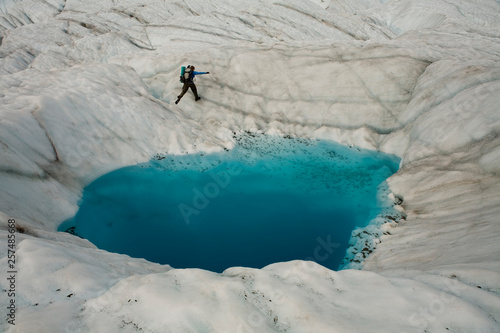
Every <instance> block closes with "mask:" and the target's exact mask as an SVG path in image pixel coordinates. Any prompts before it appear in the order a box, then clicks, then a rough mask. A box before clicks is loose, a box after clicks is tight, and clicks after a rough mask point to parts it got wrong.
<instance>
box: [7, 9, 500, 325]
mask: <svg viewBox="0 0 500 333" xmlns="http://www.w3.org/2000/svg"><path fill="white" fill-rule="evenodd" d="M499 40H500V4H499V2H498V1H495V0H474V1H463V0H446V1H445V0H433V1H430V0H425V1H416V0H352V1H345V0H330V1H328V0H327V1H323V0H311V1H305V0H304V1H299V0H247V1H229V0H218V1H215V0H211V1H199V0H184V1H181V0H166V1H160V0H153V1H141V0H121V1H118V0H113V1H111V0H105V1H97V0H85V1H84V0H65V1H64V0H47V1H36V0H18V1H16V0H0V78H1V79H0V87H1V89H0V115H1V116H0V156H1V159H0V221H1V224H0V226H1V228H0V257H1V259H0V263H1V265H0V266H1V267H2V278H1V279H0V285H1V287H2V288H1V289H2V292H4V293H5V294H6V295H7V294H8V292H7V291H8V290H9V288H11V286H10V284H9V281H8V280H7V277H8V276H7V270H8V269H7V267H8V266H7V264H8V235H9V232H8V226H7V221H8V220H9V219H15V220H16V225H17V231H16V245H17V249H16V258H17V261H16V269H17V271H18V273H17V279H16V283H15V292H16V295H15V298H9V297H2V298H1V299H0V308H2V309H3V310H2V311H0V312H1V313H2V316H3V317H2V318H3V320H2V321H1V322H0V330H1V331H6V332H136V331H142V332H366V331H375V332H448V331H449V332H499V331H500V261H499V258H500V242H498V238H499V236H500V223H499V222H500V220H499V217H498V216H499V215H500V208H499V207H500V205H499V204H500V181H499V180H500V178H499V177H500V139H499V136H498V133H499V132H500V111H499V105H500V81H499V79H500V62H499V60H500V43H499ZM188 63H190V64H195V65H196V67H197V69H198V70H202V71H204V70H206V71H210V73H211V74H210V75H205V76H200V77H199V78H198V79H197V85H198V90H199V92H200V95H201V96H202V100H201V101H199V102H195V101H194V99H193V98H192V95H190V93H189V94H188V95H186V96H185V97H184V98H183V100H182V102H181V103H180V104H179V105H178V106H176V105H175V104H174V103H173V101H175V99H176V96H177V95H178V94H179V92H180V88H181V87H180V84H179V78H178V76H179V69H180V66H181V65H185V64H188ZM243 131H249V132H253V133H265V134H271V135H279V136H292V137H300V138H317V139H328V140H333V141H337V142H340V143H342V144H345V145H351V146H358V147H362V148H369V149H375V150H380V151H383V152H386V153H390V154H396V155H397V156H399V157H401V158H402V162H401V166H400V170H399V171H398V172H397V173H396V174H395V175H393V176H392V177H391V178H389V180H388V184H389V188H390V190H391V191H392V194H391V195H390V198H381V199H384V200H387V199H388V200H393V201H394V203H395V205H396V206H395V207H396V208H397V209H398V210H400V211H401V212H402V214H401V215H402V216H405V218H401V219H396V220H394V221H393V220H391V218H390V217H385V218H384V217H383V216H380V217H378V218H377V219H376V220H375V221H373V223H372V224H371V225H369V226H368V227H367V228H366V229H364V230H356V231H354V232H353V237H352V239H351V243H352V247H351V254H352V256H353V257H354V259H356V260H357V259H359V260H357V261H360V262H362V263H357V261H353V262H351V263H348V264H347V265H348V266H347V267H356V268H362V269H361V270H350V269H347V270H342V271H338V272H334V271H331V270H328V269H326V268H324V267H322V266H319V265H317V264H314V263H312V262H307V261H292V262H286V263H276V264H272V265H270V266H268V267H265V268H263V269H260V270H257V269H249V268H239V267H234V268H230V269H228V270H226V271H225V272H224V273H222V274H216V273H211V272H208V271H203V270H196V269H188V270H179V269H172V268H171V267H170V266H168V265H158V264H154V263H150V262H147V261H145V260H142V259H133V258H130V257H128V256H124V255H118V254H113V253H108V252H105V251H102V250H98V249H96V248H95V246H94V245H92V244H91V243H89V242H88V241H86V240H83V239H79V238H77V237H73V236H71V235H69V234H66V233H58V232H56V230H57V226H58V225H59V223H60V222H62V221H63V220H65V219H67V218H69V217H71V216H73V215H74V214H75V212H76V210H77V208H78V206H77V204H78V201H79V199H80V198H81V195H82V189H83V187H84V186H85V185H87V184H89V183H90V182H91V181H92V180H94V179H96V178H97V177H99V176H101V175H103V174H105V173H107V172H109V171H111V170H115V169H117V168H119V167H122V166H126V165H131V164H136V163H140V162H143V161H147V160H149V159H150V158H151V157H152V156H153V155H155V154H158V153H169V154H188V153H196V152H205V153H210V152H217V151H221V150H222V149H230V148H232V147H233V146H234V144H235V143H234V139H233V135H234V132H243ZM365 247H366V250H365ZM311 251H313V249H312V250H311ZM370 252H371V253H370ZM368 253H370V254H369V255H368ZM365 257H366V258H365ZM11 299H15V304H16V307H17V311H16V316H15V318H16V321H15V324H16V325H15V326H14V325H11V324H9V323H8V322H7V320H6V319H7V306H8V305H9V302H10V300H11Z"/></svg>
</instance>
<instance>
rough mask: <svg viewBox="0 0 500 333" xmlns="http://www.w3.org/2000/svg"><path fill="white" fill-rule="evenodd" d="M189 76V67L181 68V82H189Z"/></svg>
mask: <svg viewBox="0 0 500 333" xmlns="http://www.w3.org/2000/svg"><path fill="white" fill-rule="evenodd" d="M190 76H191V66H188V67H187V68H186V67H185V66H182V67H181V77H180V79H181V82H182V83H185V82H186V81H188V80H189V77H190Z"/></svg>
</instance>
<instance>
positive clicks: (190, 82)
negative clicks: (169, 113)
mask: <svg viewBox="0 0 500 333" xmlns="http://www.w3.org/2000/svg"><path fill="white" fill-rule="evenodd" d="M194 69H195V67H194V66H191V65H188V66H187V68H186V70H185V71H184V73H183V75H181V82H183V83H184V86H183V87H182V92H181V94H180V95H179V96H177V100H176V101H175V104H177V103H179V101H180V100H181V98H182V96H184V94H185V93H186V92H187V91H188V89H189V88H191V91H192V92H193V94H194V98H195V101H198V100H200V99H201V97H200V96H198V91H197V90H196V85H195V84H194V77H195V76H196V75H200V74H210V72H195V70H194Z"/></svg>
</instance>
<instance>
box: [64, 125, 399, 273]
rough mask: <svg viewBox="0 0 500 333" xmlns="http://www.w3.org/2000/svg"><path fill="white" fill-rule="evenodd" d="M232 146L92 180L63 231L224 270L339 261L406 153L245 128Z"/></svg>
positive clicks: (139, 253) (131, 251)
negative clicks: (391, 153)
mask: <svg viewBox="0 0 500 333" xmlns="http://www.w3.org/2000/svg"><path fill="white" fill-rule="evenodd" d="M237 142H238V143H237V145H236V147H235V148H234V149H232V150H230V151H225V152H222V153H215V154H196V155H182V156H168V155H167V156H157V157H156V158H155V159H152V160H151V161H149V162H147V163H144V164H140V165H136V166H130V167H126V168H122V169H119V170H116V171H113V172H111V173H109V174H106V175H104V176H102V177H100V178H98V179H96V180H95V181H94V182H92V183H91V184H90V185H88V186H87V187H86V188H85V189H84V193H83V198H82V200H81V202H80V208H79V210H78V212H77V214H76V216H75V217H74V218H72V219H70V220H68V221H65V222H64V223H63V224H61V226H60V227H59V230H60V231H68V232H72V233H76V234H77V235H78V236H80V237H83V238H86V239H88V240H89V241H91V242H92V243H94V244H95V245H96V246H97V247H99V248H101V249H104V250H107V251H111V252H117V253H122V254H128V255H130V256H132V257H138V258H145V259H147V260H150V261H153V262H158V263H162V264H169V265H171V266H173V267H175V268H202V269H208V270H212V271H215V272H222V271H223V270H224V269H226V268H228V267H232V266H246V267H255V268H261V267H264V266H266V265H268V264H271V263H275V262H281V261H289V260H295V259H303V260H314V261H316V262H318V263H320V264H322V265H324V266H326V267H329V268H332V269H336V268H337V267H338V265H339V263H340V261H341V260H342V259H343V257H344V255H345V250H346V247H347V244H348V241H349V237H350V234H351V231H352V230H353V229H354V228H355V227H357V226H364V225H366V223H367V222H368V221H369V219H371V218H373V217H374V216H375V215H377V214H378V213H379V212H380V210H381V208H382V207H381V206H380V203H378V202H377V191H378V189H377V188H378V187H379V185H380V184H381V183H382V184H383V182H384V180H385V179H387V178H388V177H389V176H390V175H392V174H393V173H394V172H396V171H397V168H398V164H399V159H398V158H396V157H394V156H389V155H385V154H381V153H377V152H373V151H367V150H361V149H357V148H349V147H345V146H341V145H339V144H336V143H333V142H327V141H315V140H300V139H290V138H288V139H287V138H276V137H269V136H252V135H246V136H241V137H238V138H237Z"/></svg>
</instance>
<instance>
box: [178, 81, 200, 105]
mask: <svg viewBox="0 0 500 333" xmlns="http://www.w3.org/2000/svg"><path fill="white" fill-rule="evenodd" d="M189 88H191V91H192V92H193V94H194V97H195V98H196V99H198V90H196V86H195V84H194V83H193V82H189V83H188V82H186V83H184V86H183V87H182V92H181V94H180V95H179V96H178V98H179V99H178V100H179V101H180V100H181V98H182V96H184V94H185V93H187V91H188V89H189Z"/></svg>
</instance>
